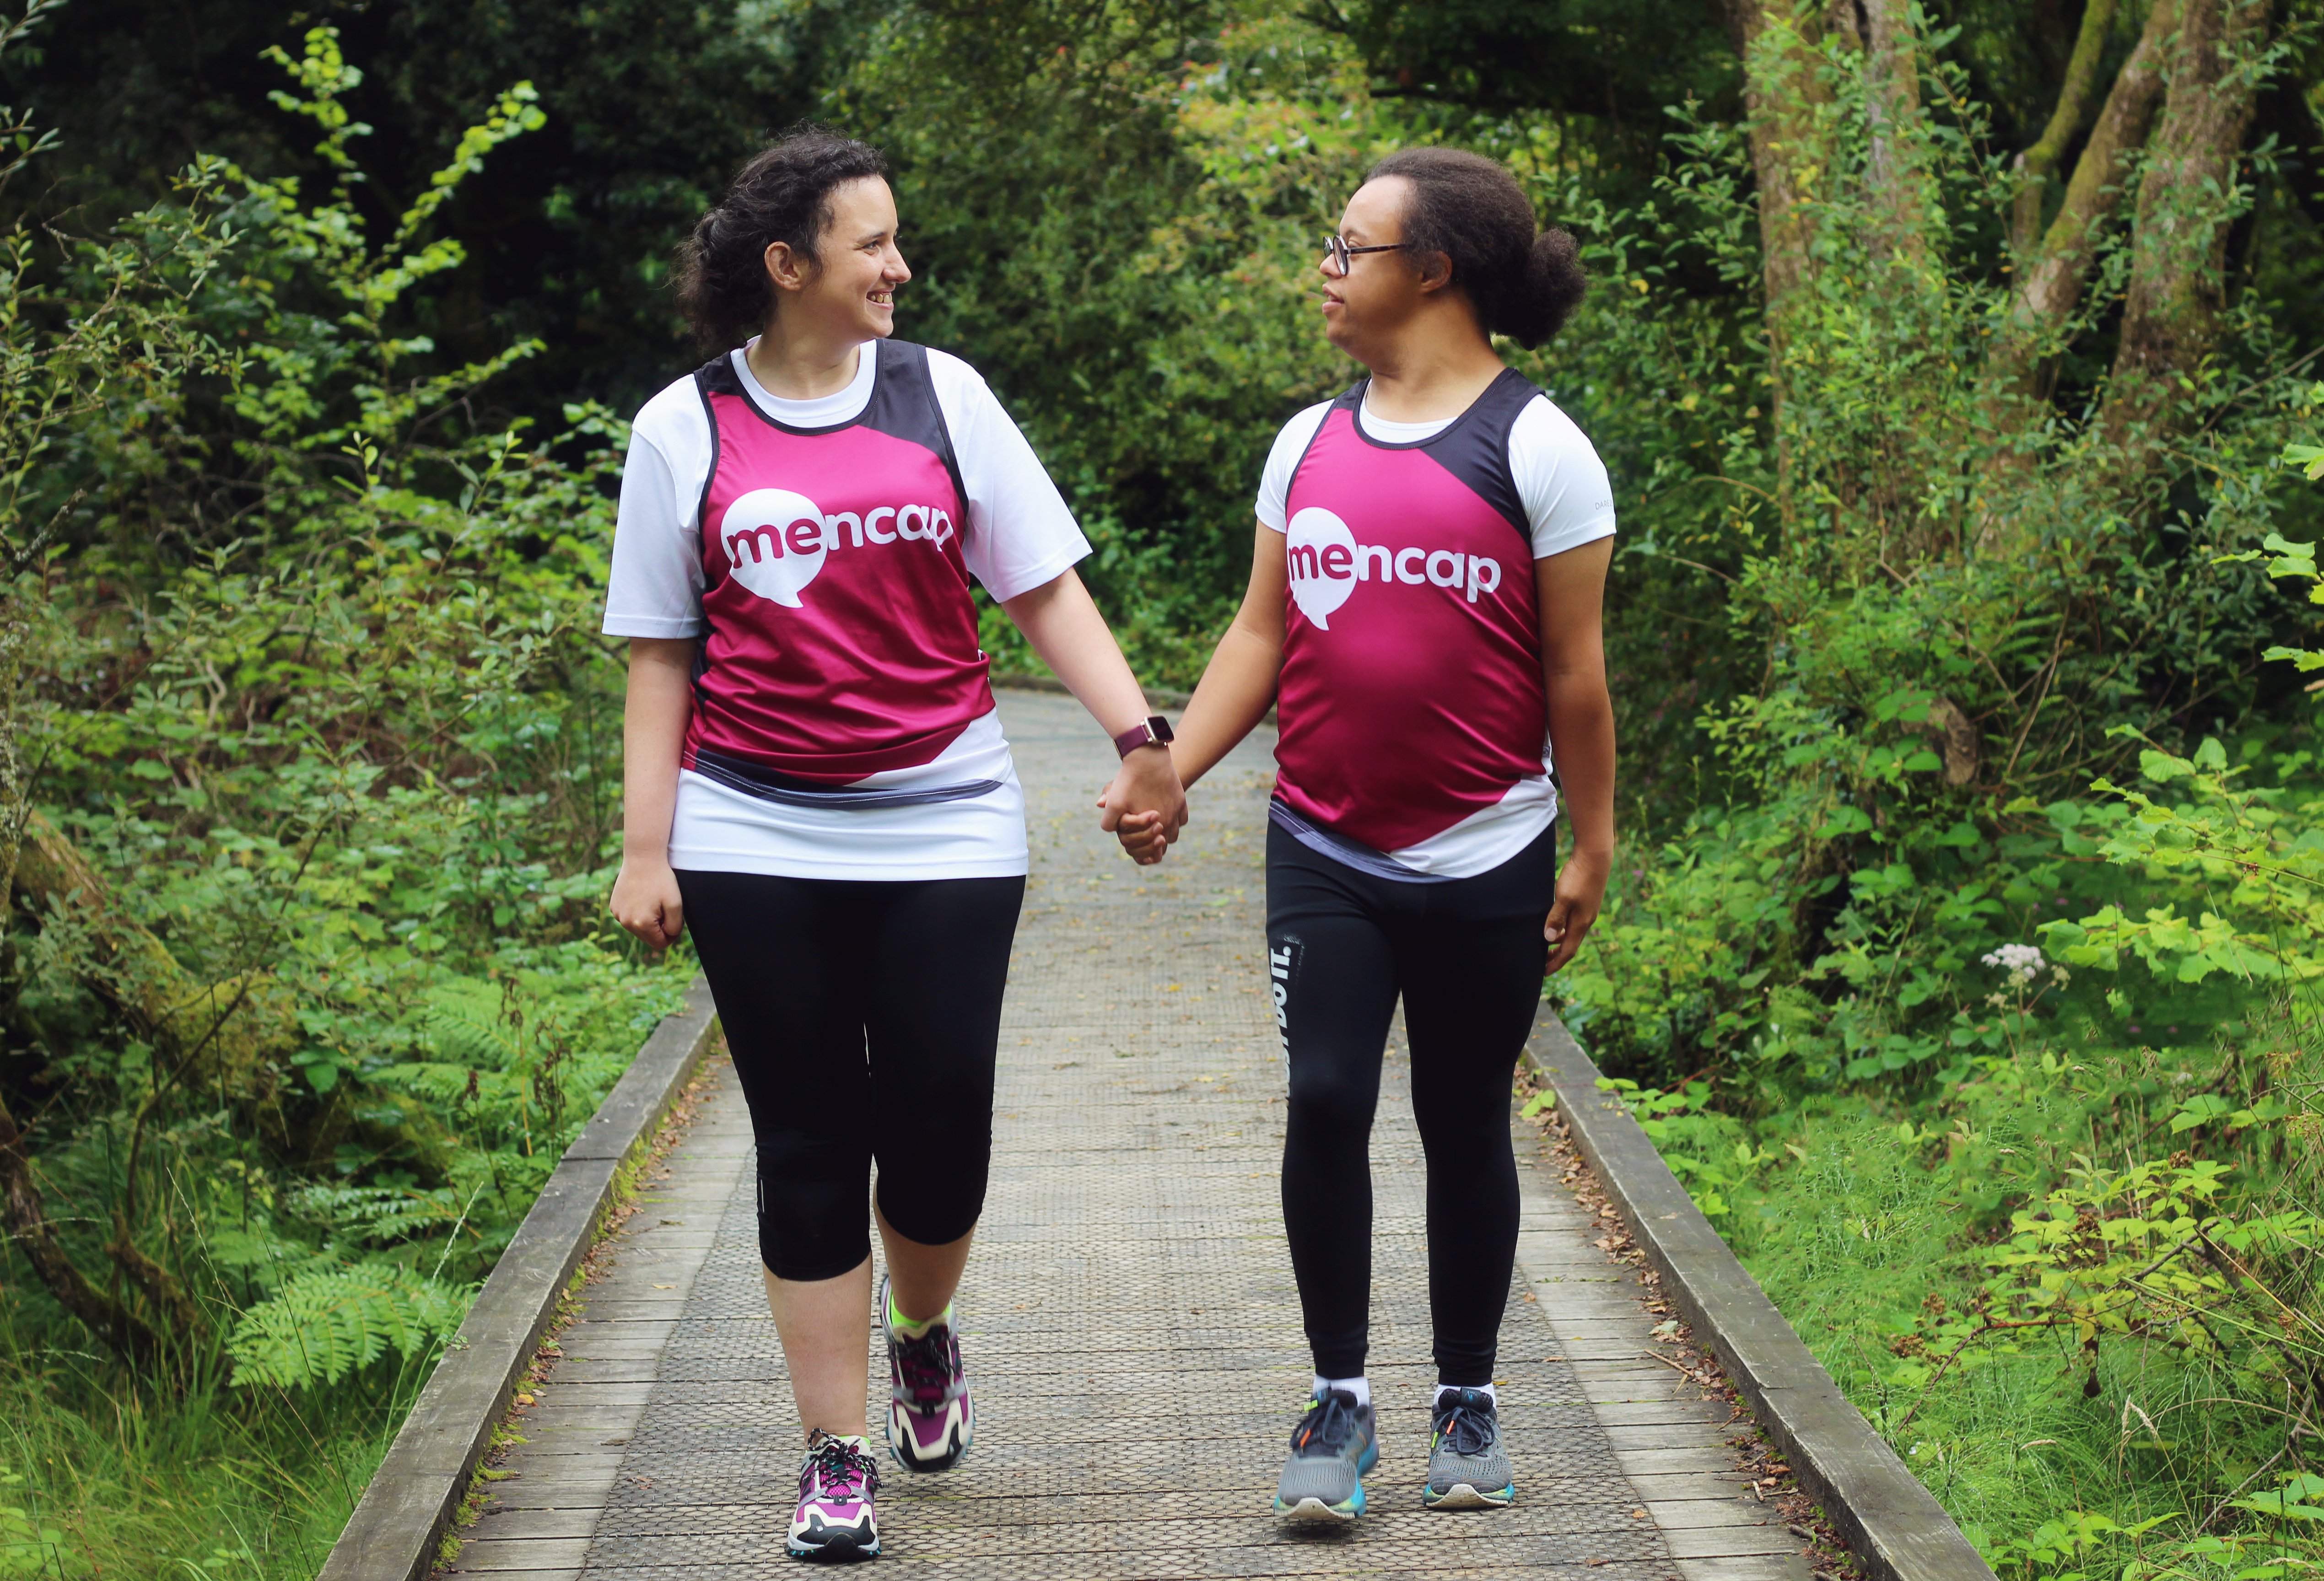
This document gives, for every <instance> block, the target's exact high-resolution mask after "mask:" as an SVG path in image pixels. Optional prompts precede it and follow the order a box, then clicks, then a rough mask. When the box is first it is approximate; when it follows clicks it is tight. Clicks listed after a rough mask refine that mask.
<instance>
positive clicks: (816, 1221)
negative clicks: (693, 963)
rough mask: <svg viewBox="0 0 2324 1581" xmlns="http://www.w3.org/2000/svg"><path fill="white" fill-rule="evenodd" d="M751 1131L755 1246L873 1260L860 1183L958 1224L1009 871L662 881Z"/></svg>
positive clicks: (1002, 982)
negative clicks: (876, 1169)
mask: <svg viewBox="0 0 2324 1581" xmlns="http://www.w3.org/2000/svg"><path fill="white" fill-rule="evenodd" d="M678 893H679V894H680V895H681V896H684V898H685V901H686V925H687V928H689V929H690V930H692V932H693V933H694V942H695V948H696V950H697V951H699V952H700V953H701V956H702V970H703V975H704V976H705V977H707V978H708V979H710V992H711V995H712V997H715V999H716V1000H717V1002H718V1020H719V1024H720V1025H721V1026H723V1027H724V1029H725V1033H726V1043H727V1047H728V1048H729V1049H730V1050H731V1051H732V1052H733V1057H734V1075H735V1078H736V1080H739V1081H740V1082H741V1083H742V1097H743V1098H744V1100H745V1101H746V1102H747V1103H748V1104H749V1105H750V1109H751V1129H752V1132H753V1133H754V1134H755V1135H756V1136H757V1139H758V1144H759V1255H760V1256H761V1258H762V1259H763V1260H764V1261H765V1263H766V1265H767V1268H768V1270H769V1271H770V1273H773V1274H774V1275H775V1277H776V1278H778V1279H798V1280H809V1279H834V1278H836V1277H838V1276H839V1275H840V1274H842V1273H846V1272H848V1271H849V1270H850V1269H852V1268H855V1267H857V1266H859V1265H860V1264H862V1261H863V1260H864V1258H866V1257H868V1256H870V1255H871V1227H870V1222H869V1221H870V1215H869V1213H868V1212H867V1211H866V1210H865V1206H864V1195H865V1191H866V1189H867V1182H868V1180H869V1176H870V1171H871V1164H872V1163H873V1162H874V1161H875V1160H876V1161H877V1162H878V1163H879V1166H880V1189H879V1202H880V1212H881V1215H882V1216H883V1217H885V1218H886V1219H887V1220H888V1223H889V1224H890V1226H891V1227H893V1228H894V1229H895V1231H896V1233H897V1234H899V1235H900V1236H904V1238H905V1239H907V1240H911V1241H918V1243H920V1244H921V1245H930V1246H940V1245H946V1244H948V1243H950V1242H953V1241H956V1240H958V1239H960V1237H961V1236H964V1235H966V1234H967V1233H968V1232H969V1231H970V1230H971V1229H973V1228H974V1227H975V1225H976V1218H977V1215H978V1214H979V1213H981V1212H982V1211H983V1209H984V1186H985V1179H986V1176H987V1174H988V1173H989V1172H990V1170H991V1162H992V1080H993V1068H994V1065H995V1063H996V1061H997V1056H998V1051H999V1047H1000V1039H1001V991H1002V989H1003V988H1006V987H1007V986H1008V981H1009V947H1010V942H1012V941H1013V940H1014V939H1015V937H1016V933H1017V914H1018V911H1019V907H1020V906H1021V905H1023V904H1024V899H1025V880H1024V879H1023V878H928V879H910V880H903V881H899V882H886V881H877V880H854V879H840V878H773V877H770V876H767V875H764V874H758V873H708V872H686V871H681V872H679V874H678Z"/></svg>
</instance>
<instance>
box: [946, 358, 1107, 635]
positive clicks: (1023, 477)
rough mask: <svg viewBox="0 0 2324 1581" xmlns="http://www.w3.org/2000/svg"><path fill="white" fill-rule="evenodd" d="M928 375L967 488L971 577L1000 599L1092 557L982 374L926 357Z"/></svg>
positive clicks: (965, 535)
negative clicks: (950, 435)
mask: <svg viewBox="0 0 2324 1581" xmlns="http://www.w3.org/2000/svg"><path fill="white" fill-rule="evenodd" d="M928 377H929V380H930V381H931V382H932V383H934V384H935V386H936V405H937V407H938V408H939V409H942V411H943V412H944V419H945V427H946V428H947V429H949V430H950V431H951V434H952V448H953V455H954V456H955V457H956V458H957V459H958V461H959V463H960V481H961V483H962V485H963V486H964V488H966V489H967V491H968V526H967V528H966V529H965V530H964V531H963V532H962V534H961V544H960V548H961V555H962V556H963V557H964V559H966V560H967V562H968V570H969V574H970V575H972V576H973V577H975V578H976V579H977V581H979V582H980V583H982V584H984V591H985V592H987V593H991V595H992V596H993V597H994V598H995V599H997V600H1001V601H1006V600H1009V599H1012V598H1015V597H1016V596H1017V595H1018V594H1019V593H1029V592H1031V591H1032V590H1033V589H1034V588H1037V587H1039V586H1040V585H1041V584H1044V583H1047V582H1052V581H1055V580H1056V578H1057V577H1059V576H1061V575H1063V574H1065V572H1067V571H1069V570H1071V569H1072V568H1073V567H1074V564H1075V563H1076V562H1078V561H1079V560H1081V559H1082V558H1083V557H1084V556H1086V555H1087V554H1088V553H1089V552H1090V546H1089V539H1087V538H1084V537H1083V536H1082V529H1081V528H1080V527H1079V525H1077V524H1076V523H1075V522H1074V513H1073V512H1072V511H1071V510H1068V509H1067V508H1066V506H1065V497H1064V496H1063V495H1061V494H1059V493H1058V492H1057V485H1056V483H1053V482H1051V481H1050V478H1049V473H1048V471H1047V468H1045V467H1043V466H1042V464H1041V460H1040V457H1038V456H1037V455H1034V454H1033V446H1031V445H1030V444H1029V443H1028V441H1027V440H1026V438H1025V435H1024V432H1023V431H1022V430H1021V429H1019V427H1017V425H1016V423H1015V422H1014V421H1013V420H1011V418H1010V416H1009V414H1008V412H1007V411H1006V410H1004V409H1002V407H1001V401H1000V399H999V398H998V397H996V396H995V395H994V394H993V393H992V389H991V386H990V385H988V384H986V383H985V381H984V379H983V377H982V375H981V374H979V373H978V372H977V371H976V370H975V369H973V368H972V367H970V366H969V365H968V364H967V363H964V362H962V361H961V360H960V359H959V358H958V357H955V356H952V355H949V354H945V353H944V352H939V351H934V350H931V351H930V352H929V353H928Z"/></svg>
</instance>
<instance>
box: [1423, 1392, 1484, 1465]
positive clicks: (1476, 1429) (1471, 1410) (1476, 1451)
mask: <svg viewBox="0 0 2324 1581" xmlns="http://www.w3.org/2000/svg"><path fill="white" fill-rule="evenodd" d="M1441 1409H1442V1410H1443V1415H1442V1416H1441V1417H1439V1418H1438V1419H1437V1421H1436V1433H1437V1436H1438V1437H1439V1438H1441V1439H1443V1440H1444V1441H1445V1442H1446V1443H1448V1444H1450V1445H1452V1453H1454V1454H1455V1455H1481V1454H1483V1453H1484V1452H1485V1451H1486V1449H1487V1448H1490V1447H1491V1445H1492V1442H1493V1435H1492V1431H1491V1429H1489V1427H1488V1426H1487V1425H1486V1423H1487V1422H1488V1420H1489V1417H1488V1416H1487V1415H1486V1413H1485V1411H1483V1410H1480V1409H1479V1408H1477V1407H1474V1406H1471V1405H1470V1404H1469V1403H1468V1402H1467V1401H1466V1400H1465V1399H1463V1398H1458V1397H1456V1398H1455V1399H1453V1400H1452V1401H1451V1402H1447V1403H1446V1404H1445V1405H1443V1407H1442V1408H1441Z"/></svg>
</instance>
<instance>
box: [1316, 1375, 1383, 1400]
mask: <svg viewBox="0 0 2324 1581" xmlns="http://www.w3.org/2000/svg"><path fill="white" fill-rule="evenodd" d="M1326 1389H1338V1390H1342V1391H1344V1392H1345V1393H1350V1394H1352V1395H1354V1396H1355V1397H1356V1403H1357V1404H1358V1405H1369V1404H1370V1403H1371V1402H1372V1381H1371V1380H1370V1379H1369V1378H1367V1377H1365V1376H1363V1375H1362V1374H1357V1375H1356V1376H1354V1377H1352V1378H1327V1377H1325V1376H1323V1374H1321V1373H1318V1374H1315V1390H1314V1394H1313V1395H1312V1396H1311V1397H1310V1398H1312V1399H1315V1400H1321V1399H1323V1391H1324V1390H1326Z"/></svg>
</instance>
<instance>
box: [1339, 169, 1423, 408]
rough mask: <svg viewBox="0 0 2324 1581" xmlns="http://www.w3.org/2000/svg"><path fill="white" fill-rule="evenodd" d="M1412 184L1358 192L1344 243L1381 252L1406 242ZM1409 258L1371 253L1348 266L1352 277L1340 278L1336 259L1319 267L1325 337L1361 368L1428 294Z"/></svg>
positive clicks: (1343, 220)
mask: <svg viewBox="0 0 2324 1581" xmlns="http://www.w3.org/2000/svg"><path fill="white" fill-rule="evenodd" d="M1411 196H1412V183H1411V182H1410V181H1408V180H1406V179H1405V178H1404V177H1402V176H1383V177H1381V178H1380V179H1379V180H1377V181H1367V182H1365V183H1364V184H1363V185H1362V186H1361V187H1359V188H1356V195H1355V196H1354V197H1353V198H1349V199H1348V207H1346V209H1344V210H1343V211H1342V213H1341V215H1340V237H1341V239H1342V241H1344V242H1346V243H1347V244H1348V245H1349V246H1351V247H1377V246H1379V245H1381V244H1384V243H1388V242H1400V241H1402V240H1403V239H1404V207H1405V204H1406V202H1407V201H1408V200H1409V199H1410V198H1411ZM1419 262H1421V261H1420V260H1417V259H1415V258H1414V257H1413V256H1412V254H1411V253H1401V252H1399V253H1364V254H1362V255H1361V256H1360V257H1355V258H1351V259H1350V260H1348V272H1347V273H1345V274H1343V275H1342V274H1334V273H1333V271H1332V263H1331V260H1330V259H1328V258H1327V259H1325V260H1323V262H1320V263H1318V264H1317V265H1316V266H1315V267H1316V270H1317V271H1318V272H1319V273H1321V274H1322V275H1323V334H1324V336H1325V337H1326V338H1327V339H1329V340H1330V341H1331V343H1332V344H1333V345H1335V346H1337V347H1339V349H1340V350H1342V351H1343V352H1345V353H1347V354H1349V355H1350V356H1351V357H1353V358H1355V359H1356V360H1357V361H1358V362H1360V363H1363V362H1368V361H1369V359H1367V358H1366V356H1365V354H1364V353H1365V350H1366V348H1367V347H1368V346H1377V345H1379V344H1380V343H1381V342H1382V340H1383V339H1385V338H1386V337H1388V336H1392V335H1394V334H1395V333H1396V331H1397V329H1399V328H1400V327H1402V326H1404V325H1405V324H1406V323H1407V322H1408V321H1409V320H1410V319H1411V317H1412V316H1413V314H1414V313H1415V312H1416V310H1417V309H1418V308H1419V307H1420V305H1421V299H1422V298H1423V297H1424V296H1425V295H1426V294H1427V290H1428V285H1427V280H1426V279H1425V275H1424V273H1423V271H1421V270H1420V269H1419V268H1417V267H1416V265H1417V264H1418V263H1419Z"/></svg>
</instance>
